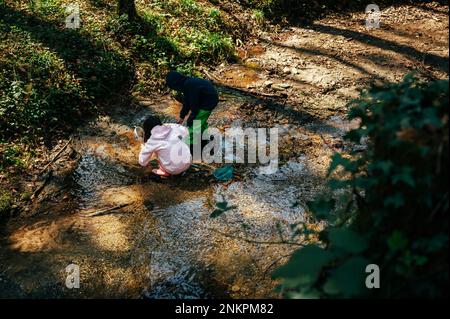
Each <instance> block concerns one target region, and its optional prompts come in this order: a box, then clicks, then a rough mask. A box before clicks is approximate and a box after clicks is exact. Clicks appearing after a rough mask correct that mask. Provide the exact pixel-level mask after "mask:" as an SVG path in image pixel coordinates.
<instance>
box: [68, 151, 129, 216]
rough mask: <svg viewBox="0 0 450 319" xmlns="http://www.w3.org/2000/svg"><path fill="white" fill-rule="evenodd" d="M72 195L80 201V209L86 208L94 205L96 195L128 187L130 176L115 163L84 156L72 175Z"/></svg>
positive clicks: (96, 198) (96, 199)
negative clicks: (116, 188) (109, 189)
mask: <svg viewBox="0 0 450 319" xmlns="http://www.w3.org/2000/svg"><path fill="white" fill-rule="evenodd" d="M73 180H74V184H75V186H74V188H73V190H72V192H73V195H75V196H76V197H77V198H79V199H80V207H82V208H86V207H89V206H92V205H94V206H95V204H96V202H97V201H98V195H99V194H100V193H101V192H103V191H105V190H107V189H108V188H110V187H114V186H123V185H130V184H131V183H132V182H133V178H132V176H130V174H129V173H127V170H126V169H125V168H124V167H122V166H121V165H118V164H117V163H111V162H108V161H107V160H105V159H102V158H99V157H96V156H92V155H85V156H83V157H82V158H81V160H80V162H79V163H78V166H77V168H76V169H75V171H74V173H73Z"/></svg>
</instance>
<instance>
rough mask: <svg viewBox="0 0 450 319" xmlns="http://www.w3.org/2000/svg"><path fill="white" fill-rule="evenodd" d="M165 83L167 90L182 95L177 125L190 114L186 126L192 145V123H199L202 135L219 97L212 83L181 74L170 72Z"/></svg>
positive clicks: (194, 142)
mask: <svg viewBox="0 0 450 319" xmlns="http://www.w3.org/2000/svg"><path fill="white" fill-rule="evenodd" d="M166 83H167V86H168V87H169V88H171V89H172V90H176V91H178V92H181V93H182V94H183V108H182V109H181V112H180V118H179V119H178V123H183V122H184V120H185V118H186V116H187V115H188V113H189V112H190V115H189V117H188V119H187V122H186V125H187V127H188V129H189V135H190V142H189V143H190V144H191V145H194V144H196V142H197V141H195V140H194V125H193V124H194V121H195V120H198V121H200V132H197V131H196V132H195V133H196V134H197V133H198V134H203V132H204V131H205V130H206V129H207V128H208V123H207V122H208V118H209V116H210V115H211V112H212V110H214V108H215V107H216V106H217V104H218V103H219V95H218V93H217V91H216V89H215V88H214V86H213V85H212V83H211V82H210V81H208V80H205V79H200V78H194V77H187V76H184V75H183V74H181V73H178V72H175V71H171V72H169V73H168V74H167V77H166Z"/></svg>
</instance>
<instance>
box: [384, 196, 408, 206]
mask: <svg viewBox="0 0 450 319" xmlns="http://www.w3.org/2000/svg"><path fill="white" fill-rule="evenodd" d="M404 204H405V200H404V199H403V195H402V194H400V193H396V194H395V195H392V196H388V197H386V199H385V200H384V206H385V207H394V208H399V207H402V206H403V205H404Z"/></svg>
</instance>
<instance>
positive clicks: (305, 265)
mask: <svg viewBox="0 0 450 319" xmlns="http://www.w3.org/2000/svg"><path fill="white" fill-rule="evenodd" d="M332 259H333V254H331V253H330V252H329V251H327V250H324V249H322V248H320V247H319V246H317V245H308V246H305V247H304V248H301V249H300V250H298V251H296V252H295V253H294V254H293V255H292V257H291V259H290V260H289V262H288V263H287V264H286V265H284V266H282V267H280V268H279V269H277V270H276V271H275V272H274V273H273V276H274V278H283V279H284V280H283V283H284V285H285V286H286V287H288V288H293V287H297V286H309V285H312V284H314V283H315V282H316V280H317V278H318V277H319V273H320V272H321V270H322V268H323V267H324V266H325V265H327V264H328V263H329V262H330V261H331V260H332Z"/></svg>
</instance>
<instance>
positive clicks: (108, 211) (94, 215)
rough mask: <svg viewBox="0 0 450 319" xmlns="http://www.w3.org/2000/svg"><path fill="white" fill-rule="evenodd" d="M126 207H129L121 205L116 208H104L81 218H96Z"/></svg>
mask: <svg viewBox="0 0 450 319" xmlns="http://www.w3.org/2000/svg"><path fill="white" fill-rule="evenodd" d="M128 205H130V204H121V205H117V206H114V207H108V208H104V209H101V210H98V211H96V212H93V213H91V214H86V215H84V216H83V217H98V216H104V215H108V214H111V213H112V212H114V211H116V210H119V209H122V208H124V207H127V206H128Z"/></svg>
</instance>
